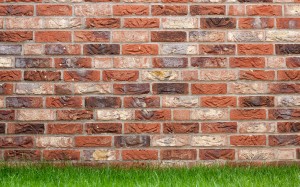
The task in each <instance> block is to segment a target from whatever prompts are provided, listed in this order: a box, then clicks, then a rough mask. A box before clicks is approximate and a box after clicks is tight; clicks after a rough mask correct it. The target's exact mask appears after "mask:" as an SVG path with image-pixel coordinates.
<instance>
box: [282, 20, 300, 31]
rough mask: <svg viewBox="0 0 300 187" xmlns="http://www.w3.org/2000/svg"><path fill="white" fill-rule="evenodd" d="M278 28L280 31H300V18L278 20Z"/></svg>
mask: <svg viewBox="0 0 300 187" xmlns="http://www.w3.org/2000/svg"><path fill="white" fill-rule="evenodd" d="M276 26H277V28H278V29H299V28H300V18H277V19H276Z"/></svg>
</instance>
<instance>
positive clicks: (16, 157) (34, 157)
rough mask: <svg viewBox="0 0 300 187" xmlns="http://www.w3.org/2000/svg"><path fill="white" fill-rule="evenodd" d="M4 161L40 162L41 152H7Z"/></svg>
mask: <svg viewBox="0 0 300 187" xmlns="http://www.w3.org/2000/svg"><path fill="white" fill-rule="evenodd" d="M4 160H6V161H40V160H41V151H39V150H5V152H4Z"/></svg>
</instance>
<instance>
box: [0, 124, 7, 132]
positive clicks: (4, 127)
mask: <svg viewBox="0 0 300 187" xmlns="http://www.w3.org/2000/svg"><path fill="white" fill-rule="evenodd" d="M5 129H6V125H5V123H0V134H5Z"/></svg>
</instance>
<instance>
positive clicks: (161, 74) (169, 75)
mask: <svg viewBox="0 0 300 187" xmlns="http://www.w3.org/2000/svg"><path fill="white" fill-rule="evenodd" d="M142 80H157V81H166V80H179V72H178V71H172V70H163V71H143V72H142Z"/></svg>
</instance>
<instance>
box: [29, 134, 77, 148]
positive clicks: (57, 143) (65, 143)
mask: <svg viewBox="0 0 300 187" xmlns="http://www.w3.org/2000/svg"><path fill="white" fill-rule="evenodd" d="M35 140H36V146H37V147H41V148H67V147H73V143H74V141H73V138H71V137H63V136H55V137H54V136H48V137H46V136H45V137H43V136H38V137H36V139H35Z"/></svg>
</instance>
